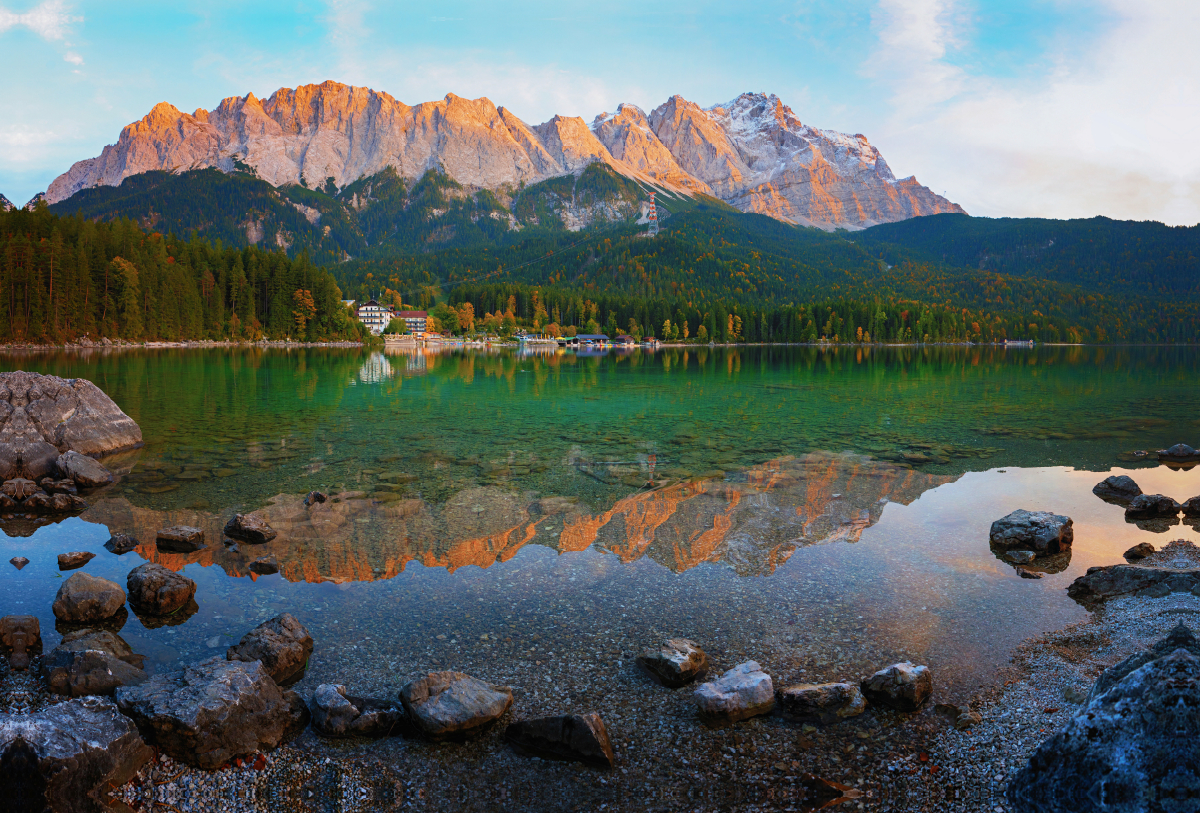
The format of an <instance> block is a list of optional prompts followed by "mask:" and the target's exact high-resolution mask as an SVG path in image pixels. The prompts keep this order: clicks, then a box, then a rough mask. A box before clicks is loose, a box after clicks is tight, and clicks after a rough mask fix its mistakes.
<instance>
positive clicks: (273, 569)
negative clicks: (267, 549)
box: [247, 556, 279, 576]
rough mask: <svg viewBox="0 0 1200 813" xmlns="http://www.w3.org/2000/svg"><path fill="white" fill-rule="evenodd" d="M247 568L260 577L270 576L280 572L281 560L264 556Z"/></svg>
mask: <svg viewBox="0 0 1200 813" xmlns="http://www.w3.org/2000/svg"><path fill="white" fill-rule="evenodd" d="M247 567H248V568H250V572H251V573H255V574H257V575H259V576H270V575H273V574H275V573H278V572H279V560H278V559H276V558H275V557H274V556H263V557H261V558H259V559H255V560H254V561H253V562H251V563H250V564H249V565H247Z"/></svg>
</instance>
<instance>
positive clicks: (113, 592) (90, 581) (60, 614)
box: [52, 573, 125, 624]
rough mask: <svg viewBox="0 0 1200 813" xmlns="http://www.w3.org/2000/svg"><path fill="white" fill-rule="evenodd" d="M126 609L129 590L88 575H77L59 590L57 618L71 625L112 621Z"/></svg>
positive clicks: (55, 604)
mask: <svg viewBox="0 0 1200 813" xmlns="http://www.w3.org/2000/svg"><path fill="white" fill-rule="evenodd" d="M124 606H125V591H124V590H122V589H121V586H120V585H119V584H117V583H115V582H110V581H109V580H108V579H101V578H99V577H98V576H92V575H90V574H88V573H76V574H75V575H73V576H71V577H70V578H69V579H67V580H66V581H65V582H63V583H62V587H60V588H58V594H57V595H56V596H55V597H54V605H53V607H52V609H53V611H54V617H55V618H57V619H59V620H60V621H65V622H67V623H70V624H87V623H89V622H92V621H103V620H105V619H107V618H112V617H113V616H115V615H116V614H117V612H118V611H119V610H120V609H121V608H122V607H124Z"/></svg>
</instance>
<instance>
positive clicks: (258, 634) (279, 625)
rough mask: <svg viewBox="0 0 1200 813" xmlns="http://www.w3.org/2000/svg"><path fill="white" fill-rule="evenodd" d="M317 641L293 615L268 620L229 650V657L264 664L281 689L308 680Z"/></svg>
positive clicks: (227, 654)
mask: <svg viewBox="0 0 1200 813" xmlns="http://www.w3.org/2000/svg"><path fill="white" fill-rule="evenodd" d="M312 651H313V639H312V636H311V635H309V634H308V630H307V629H305V628H304V625H303V624H301V623H300V622H299V621H297V620H296V619H295V618H294V617H293V616H292V615H290V614H289V613H283V614H282V615H277V616H275V617H274V618H272V619H271V620H269V621H264V622H263V623H261V624H259V625H258V626H257V627H255V628H254V629H252V630H250V631H249V632H247V633H246V634H245V635H243V636H242V640H241V641H239V642H238V644H237V645H236V646H231V647H229V649H228V650H226V652H225V657H226V658H228V659H229V660H231V661H262V665H263V668H264V669H266V670H267V674H269V675H270V676H271V679H272V680H274V681H275V682H276V683H278V684H279V685H280V686H285V685H287V684H289V683H295V682H296V681H297V680H299V679H300V678H302V677H304V669H305V667H307V666H308V659H309V658H310V657H311V656H312Z"/></svg>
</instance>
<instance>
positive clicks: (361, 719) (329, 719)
mask: <svg viewBox="0 0 1200 813" xmlns="http://www.w3.org/2000/svg"><path fill="white" fill-rule="evenodd" d="M311 710H312V726H313V731H315V732H317V733H318V734H320V735H321V736H323V737H353V736H359V737H386V736H389V735H391V734H399V733H400V732H401V729H402V728H403V726H404V723H405V713H404V707H403V705H401V703H400V702H399V701H397V700H388V699H387V698H374V697H356V696H354V695H348V694H346V687H345V686H342V685H340V684H330V683H322V684H321V685H320V686H318V687H317V690H316V691H315V692H313V698H312V705H311Z"/></svg>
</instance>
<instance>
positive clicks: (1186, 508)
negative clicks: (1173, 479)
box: [1179, 497, 1200, 517]
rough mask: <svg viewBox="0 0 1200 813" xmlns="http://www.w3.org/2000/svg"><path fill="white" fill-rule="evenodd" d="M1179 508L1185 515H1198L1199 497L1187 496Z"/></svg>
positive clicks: (1199, 510)
mask: <svg viewBox="0 0 1200 813" xmlns="http://www.w3.org/2000/svg"><path fill="white" fill-rule="evenodd" d="M1179 508H1180V510H1182V511H1183V515H1184V516H1185V517H1200V497H1189V498H1188V499H1187V501H1186V502H1184V503H1183V505H1181V506H1179Z"/></svg>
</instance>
